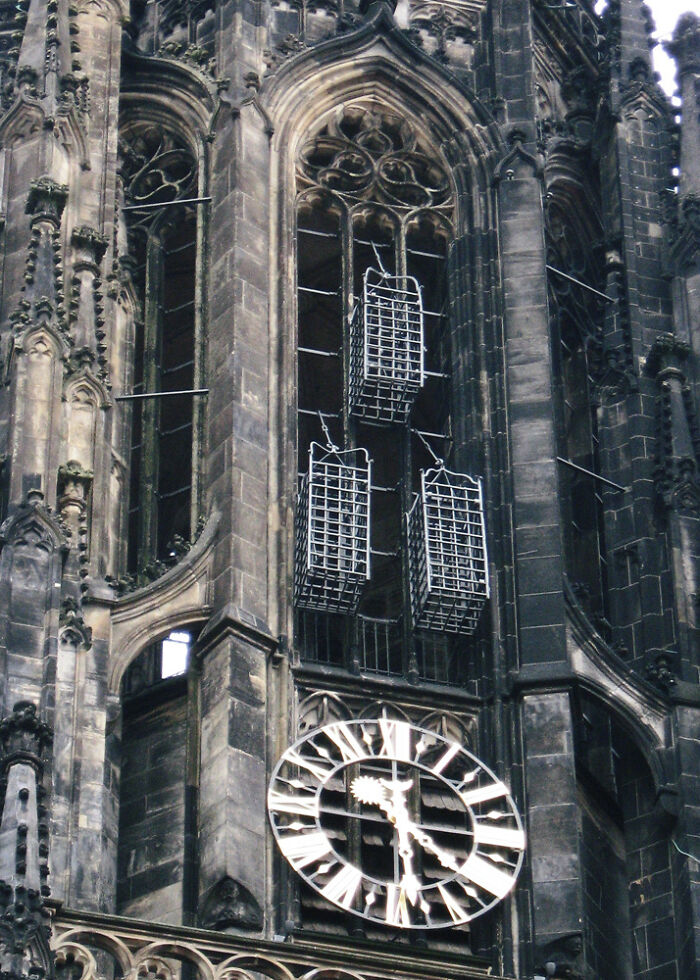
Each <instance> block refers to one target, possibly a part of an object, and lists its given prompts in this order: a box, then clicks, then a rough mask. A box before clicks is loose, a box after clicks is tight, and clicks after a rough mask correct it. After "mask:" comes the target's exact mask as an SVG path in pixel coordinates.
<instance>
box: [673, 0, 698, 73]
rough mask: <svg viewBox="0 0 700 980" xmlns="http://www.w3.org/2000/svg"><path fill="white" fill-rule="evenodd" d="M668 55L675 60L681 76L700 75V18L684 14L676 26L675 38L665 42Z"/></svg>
mask: <svg viewBox="0 0 700 980" xmlns="http://www.w3.org/2000/svg"><path fill="white" fill-rule="evenodd" d="M664 47H665V48H666V50H667V51H668V53H669V54H670V55H671V56H672V57H673V58H675V60H676V64H677V65H678V74H679V76H681V75H684V74H685V73H686V72H698V73H700V17H698V16H697V15H696V14H692V13H688V14H683V16H682V17H680V18H679V20H678V23H677V24H676V29H675V31H674V32H673V37H672V38H671V40H670V41H665V42H664Z"/></svg>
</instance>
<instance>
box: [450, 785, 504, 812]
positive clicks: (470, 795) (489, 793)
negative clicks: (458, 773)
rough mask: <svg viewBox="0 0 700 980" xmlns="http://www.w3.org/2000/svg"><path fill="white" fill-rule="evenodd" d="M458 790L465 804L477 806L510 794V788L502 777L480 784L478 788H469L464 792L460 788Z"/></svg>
mask: <svg viewBox="0 0 700 980" xmlns="http://www.w3.org/2000/svg"><path fill="white" fill-rule="evenodd" d="M458 792H459V795H460V796H461V798H462V802H463V803H464V805H465V806H475V805H476V804H477V803H486V802H487V801H488V800H498V799H500V798H501V797H502V796H507V795H508V789H507V787H506V785H505V783H502V782H501V781H500V779H497V780H495V782H493V783H487V785H486V786H479V787H477V788H476V789H468V790H465V791H464V792H461V791H459V790H458Z"/></svg>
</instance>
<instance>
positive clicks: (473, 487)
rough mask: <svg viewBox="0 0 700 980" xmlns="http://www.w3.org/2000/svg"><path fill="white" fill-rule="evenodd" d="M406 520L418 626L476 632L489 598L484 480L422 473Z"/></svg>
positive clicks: (413, 607)
mask: <svg viewBox="0 0 700 980" xmlns="http://www.w3.org/2000/svg"><path fill="white" fill-rule="evenodd" d="M406 520H407V525H408V547H409V568H410V591H411V612H412V615H413V624H414V626H415V627H416V628H424V629H431V630H442V631H444V632H447V633H466V634H469V633H473V632H474V630H475V629H476V627H477V624H478V622H479V616H480V614H481V610H482V608H483V606H484V603H485V602H486V599H487V598H488V596H489V579H488V564H487V558H486V538H485V529H484V510H483V498H482V489H481V480H479V479H474V478H473V477H471V476H467V475H466V474H464V473H452V472H450V471H449V470H447V469H445V467H444V466H440V467H436V468H435V469H429V470H421V488H420V492H419V493H418V494H417V496H416V499H415V501H414V503H413V506H412V507H411V510H410V511H409V513H408V515H407V518H406Z"/></svg>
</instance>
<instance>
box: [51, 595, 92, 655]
mask: <svg viewBox="0 0 700 980" xmlns="http://www.w3.org/2000/svg"><path fill="white" fill-rule="evenodd" d="M58 624H59V630H58V633H59V638H60V640H61V643H64V644H68V645H69V646H74V647H76V648H77V647H81V646H82V647H83V648H84V649H85V650H89V649H90V647H91V646H92V630H91V629H90V627H89V626H87V625H86V624H85V620H84V619H83V615H82V611H81V609H80V603H79V602H78V600H77V599H74V598H73V597H72V596H67V597H66V598H65V599H64V600H63V602H62V603H61V611H60V614H59V620H58Z"/></svg>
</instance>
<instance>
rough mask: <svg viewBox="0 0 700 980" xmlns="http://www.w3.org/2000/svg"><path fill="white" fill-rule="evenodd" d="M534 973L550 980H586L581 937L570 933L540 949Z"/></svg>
mask: <svg viewBox="0 0 700 980" xmlns="http://www.w3.org/2000/svg"><path fill="white" fill-rule="evenodd" d="M537 960H538V969H537V971H536V972H538V973H540V972H542V973H544V976H545V977H547V978H548V980H549V978H550V977H551V978H552V980H587V978H586V977H585V976H584V973H583V972H582V971H583V937H582V936H581V933H579V932H572V933H569V934H568V935H564V936H561V937H559V938H558V939H555V940H554V941H553V942H550V943H547V944H546V945H544V946H542V947H540V949H538V951H537Z"/></svg>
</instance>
